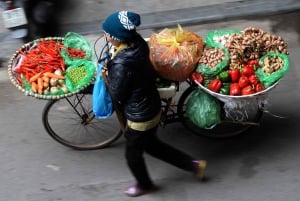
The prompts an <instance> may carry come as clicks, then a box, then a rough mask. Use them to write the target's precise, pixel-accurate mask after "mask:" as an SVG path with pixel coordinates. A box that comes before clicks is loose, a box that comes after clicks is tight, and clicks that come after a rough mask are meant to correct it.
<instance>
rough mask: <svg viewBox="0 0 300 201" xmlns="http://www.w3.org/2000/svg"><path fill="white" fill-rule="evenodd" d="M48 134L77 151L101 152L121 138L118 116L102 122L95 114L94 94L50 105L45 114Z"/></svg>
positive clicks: (82, 95)
mask: <svg viewBox="0 0 300 201" xmlns="http://www.w3.org/2000/svg"><path fill="white" fill-rule="evenodd" d="M42 115H43V116H42V121H43V125H44V127H45V129H46V131H47V133H48V134H49V135H50V136H51V137H52V138H53V139H54V140H56V141H57V142H59V143H61V144H63V145H65V146H67V147H70V148H73V149H77V150H94V149H101V148H105V147H107V146H109V145H111V144H112V143H113V142H115V141H116V140H117V139H118V138H119V137H120V136H121V135H122V131H121V129H120V124H119V121H118V119H117V117H116V114H115V113H113V115H112V116H110V117H108V118H107V119H98V118H96V117H95V116H94V114H93V111H92V94H87V93H78V94H74V95H73V96H70V97H66V98H63V99H57V100H56V99H55V100H50V101H48V102H47V104H46V105H45V107H44V109H43V114H42Z"/></svg>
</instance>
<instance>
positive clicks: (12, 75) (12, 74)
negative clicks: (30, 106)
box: [8, 37, 94, 100]
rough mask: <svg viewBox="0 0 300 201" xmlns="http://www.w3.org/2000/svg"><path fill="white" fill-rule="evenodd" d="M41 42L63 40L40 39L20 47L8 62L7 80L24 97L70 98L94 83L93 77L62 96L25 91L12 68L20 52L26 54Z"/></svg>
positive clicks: (54, 38) (55, 38) (61, 39)
mask: <svg viewBox="0 0 300 201" xmlns="http://www.w3.org/2000/svg"><path fill="white" fill-rule="evenodd" d="M41 40H55V41H59V42H63V41H64V38H63V37H47V38H41V39H37V40H34V41H31V42H29V43H26V44H24V45H23V46H22V47H20V48H19V49H18V50H17V51H16V52H15V53H14V54H13V56H12V57H11V58H10V60H9V62H8V75H9V79H10V80H11V82H12V83H13V84H14V85H15V86H16V88H17V89H18V90H20V91H21V92H23V93H24V94H25V95H27V96H33V97H35V98H37V99H46V100H49V99H61V98H65V97H68V96H72V95H74V94H76V93H78V92H80V91H81V90H83V89H85V88H86V87H87V86H89V85H90V84H91V83H92V82H93V81H94V77H93V78H92V79H91V80H89V81H88V82H86V83H84V85H82V86H81V87H80V88H76V89H75V90H73V91H69V92H67V93H64V94H59V95H51V94H49V95H44V94H38V93H35V92H33V91H32V90H28V89H25V87H23V86H21V85H20V84H19V82H18V80H17V73H15V72H14V71H13V70H14V66H15V65H16V64H17V63H18V62H20V59H21V58H22V57H21V53H20V52H21V51H22V52H26V51H29V50H30V49H31V48H32V47H34V46H35V45H36V44H38V43H39V42H40V41H41Z"/></svg>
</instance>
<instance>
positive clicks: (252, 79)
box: [249, 74, 259, 85]
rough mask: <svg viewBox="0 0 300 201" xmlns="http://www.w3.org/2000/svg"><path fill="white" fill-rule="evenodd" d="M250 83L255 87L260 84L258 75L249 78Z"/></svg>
mask: <svg viewBox="0 0 300 201" xmlns="http://www.w3.org/2000/svg"><path fill="white" fill-rule="evenodd" d="M249 82H250V83H251V84H253V85H256V84H258V83H259V79H258V77H257V75H256V74H253V75H250V76H249Z"/></svg>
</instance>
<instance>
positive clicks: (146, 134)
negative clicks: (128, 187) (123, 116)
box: [125, 127, 194, 189]
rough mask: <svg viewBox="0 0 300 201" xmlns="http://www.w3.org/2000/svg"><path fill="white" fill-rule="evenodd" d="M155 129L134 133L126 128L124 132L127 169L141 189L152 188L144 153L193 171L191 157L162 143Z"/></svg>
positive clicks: (134, 131)
mask: <svg viewBox="0 0 300 201" xmlns="http://www.w3.org/2000/svg"><path fill="white" fill-rule="evenodd" d="M156 131H157V127H155V128H153V129H150V130H148V131H136V130H132V129H130V128H128V129H127V130H126V132H125V138H126V139H127V143H126V152H125V154H126V159H127V164H128V166H129V169H130V171H131V173H132V174H133V176H134V177H135V178H136V180H137V184H138V185H140V187H142V188H145V189H147V188H149V187H151V186H153V183H152V181H151V179H150V176H149V173H148V171H147V167H146V165H145V161H144V157H143V154H144V152H146V153H148V154H150V155H151V156H153V157H155V158H158V159H160V160H163V161H165V162H167V163H169V164H172V165H174V166H176V167H178V168H181V169H183V170H186V171H193V165H192V161H193V160H194V159H193V158H192V157H191V156H189V155H187V154H185V153H183V152H182V151H180V150H178V149H175V148H173V147H172V146H170V145H168V144H166V143H164V142H162V141H161V140H160V139H158V137H157V135H156Z"/></svg>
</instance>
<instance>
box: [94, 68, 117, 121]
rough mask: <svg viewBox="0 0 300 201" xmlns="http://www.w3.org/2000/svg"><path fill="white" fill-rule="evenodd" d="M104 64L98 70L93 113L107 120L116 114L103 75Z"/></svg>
mask: <svg viewBox="0 0 300 201" xmlns="http://www.w3.org/2000/svg"><path fill="white" fill-rule="evenodd" d="M102 67H103V62H101V63H100V64H99V66H98V68H97V77H96V81H95V84H94V88H93V99H92V101H93V103H92V105H93V113H94V114H95V116H96V117H97V118H99V119H105V118H108V117H110V116H111V115H112V113H113V112H114V107H113V102H112V99H111V97H110V95H109V93H108V89H107V86H106V84H105V80H104V78H103V76H102V74H101V69H102Z"/></svg>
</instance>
